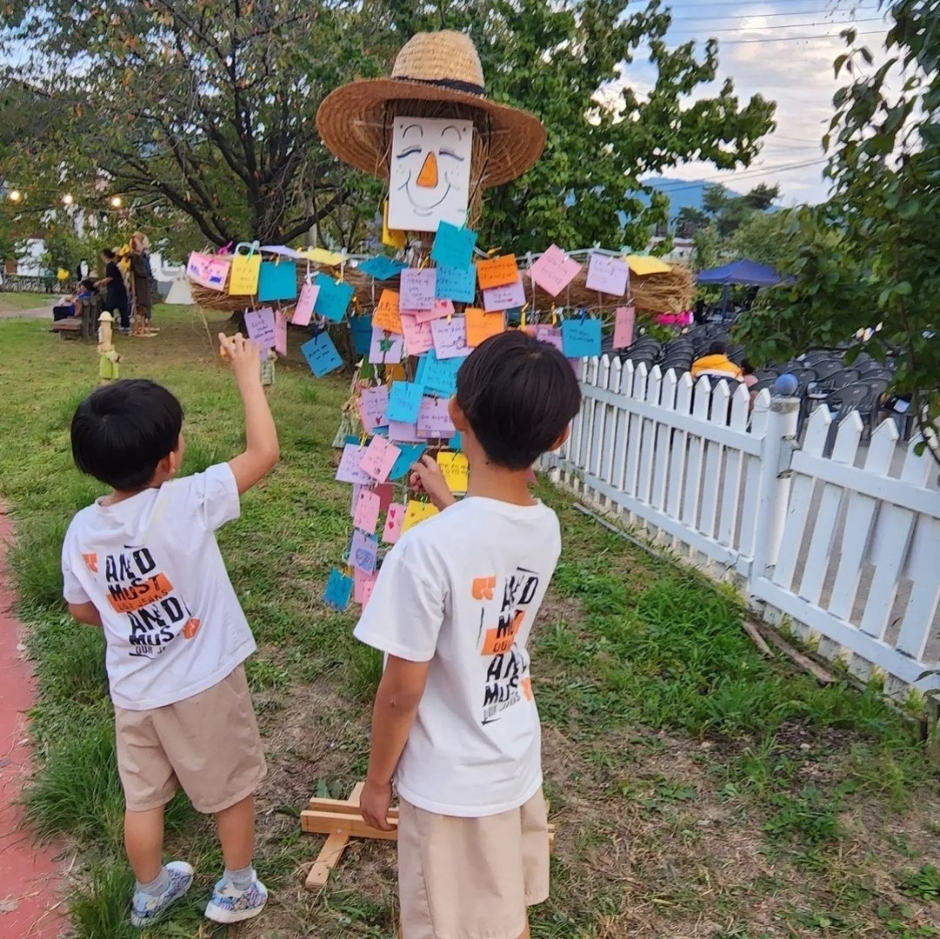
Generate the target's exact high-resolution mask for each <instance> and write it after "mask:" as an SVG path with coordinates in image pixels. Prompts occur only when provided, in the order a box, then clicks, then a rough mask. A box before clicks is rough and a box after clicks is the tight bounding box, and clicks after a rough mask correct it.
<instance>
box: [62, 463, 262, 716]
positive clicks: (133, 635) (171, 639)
mask: <svg viewBox="0 0 940 939" xmlns="http://www.w3.org/2000/svg"><path fill="white" fill-rule="evenodd" d="M238 515H239V499H238V486H237V485H236V482H235V476H234V475H233V474H232V470H231V468H230V467H229V465H228V464H227V463H221V464H219V465H217V466H212V467H210V468H209V469H208V470H206V472H204V473H198V474H196V475H194V476H187V477H184V478H183V479H176V480H173V481H171V482H166V483H164V484H163V485H162V486H160V487H159V489H145V490H144V491H143V492H139V493H137V495H135V496H132V497H131V498H129V499H124V500H123V501H121V502H117V503H115V504H114V505H102V504H101V502H100V501H99V502H96V503H95V504H94V505H91V506H89V507H88V508H87V509H82V511H81V512H79V513H78V514H77V515H76V516H75V518H74V519H72V524H71V525H70V526H69V530H68V532H67V533H66V536H65V543H64V544H63V546H62V573H63V577H64V581H65V588H64V591H63V592H64V595H65V599H66V601H67V602H68V603H88V602H91V603H93V604H94V605H95V607H96V608H97V609H98V611H99V613H100V614H101V622H102V625H103V627H104V634H105V638H106V640H107V645H108V651H107V668H108V679H109V682H110V685H111V699H112V700H113V701H114V703H115V705H117V706H118V707H122V708H127V709H129V710H132V711H144V710H148V709H150V708H158V707H163V706H164V705H167V704H174V703H176V702H177V701H182V700H184V699H185V698H191V697H192V696H193V695H196V694H199V693H200V692H201V691H205V690H206V689H207V688H211V687H212V686H213V685H217V684H218V683H219V682H220V681H222V679H224V678H225V677H226V676H227V675H229V674H230V673H231V672H232V671H233V670H234V669H235V668H237V667H238V666H239V665H240V664H241V663H242V662H244V661H245V659H247V658H248V656H249V655H251V653H252V652H254V651H255V641H254V638H253V637H252V635H251V629H250V628H249V626H248V621H247V620H246V619H245V614H244V613H243V612H242V608H241V605H240V604H239V602H238V598H237V597H236V596H235V590H234V589H233V588H232V583H231V581H230V580H229V577H228V572H227V571H226V569H225V563H224V561H223V560H222V554H221V553H220V551H219V546H218V544H216V540H215V531H216V529H217V528H220V527H221V526H222V525H224V524H225V523H226V522H228V521H231V520H232V519H235V518H238Z"/></svg>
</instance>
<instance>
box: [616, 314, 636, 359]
mask: <svg viewBox="0 0 940 939" xmlns="http://www.w3.org/2000/svg"><path fill="white" fill-rule="evenodd" d="M635 322H636V311H635V310H634V309H633V307H632V306H622V307H618V308H617V311H616V312H615V313H614V348H615V349H627V348H629V347H630V346H632V345H633V326H634V324H635Z"/></svg>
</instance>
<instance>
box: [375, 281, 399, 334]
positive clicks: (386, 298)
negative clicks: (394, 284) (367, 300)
mask: <svg viewBox="0 0 940 939" xmlns="http://www.w3.org/2000/svg"><path fill="white" fill-rule="evenodd" d="M398 296H399V295H398V291H396V290H383V291H382V295H381V296H380V297H379V302H378V304H377V305H376V307H375V312H374V313H373V314H372V327H373V329H384V330H385V331H386V332H388V333H397V334H398V335H399V336H401V335H402V334H403V329H402V325H401V314H400V313H399V312H398Z"/></svg>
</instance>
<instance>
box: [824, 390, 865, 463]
mask: <svg viewBox="0 0 940 939" xmlns="http://www.w3.org/2000/svg"><path fill="white" fill-rule="evenodd" d="M868 395H869V390H868V386H867V385H862V384H856V385H846V386H845V387H844V388H839V389H838V390H837V391H834V392H833V393H832V394H831V395H830V396H829V397H828V398H827V399H826V402H825V403H826V406H827V407H828V408H829V410H830V411H831V412H834V413H833V415H832V426H831V427H830V428H829V437H828V439H827V440H826V447H825V449H824V451H823V456H826V457H829V456H832V451H833V448H834V447H835V442H836V435H837V434H838V432H839V425H840V424H841V423H842V421H844V420H845V418H846V417H848V416H849V414H851V413H852V411H862V410H863V409H864V404H865V401H866V399H867V398H868Z"/></svg>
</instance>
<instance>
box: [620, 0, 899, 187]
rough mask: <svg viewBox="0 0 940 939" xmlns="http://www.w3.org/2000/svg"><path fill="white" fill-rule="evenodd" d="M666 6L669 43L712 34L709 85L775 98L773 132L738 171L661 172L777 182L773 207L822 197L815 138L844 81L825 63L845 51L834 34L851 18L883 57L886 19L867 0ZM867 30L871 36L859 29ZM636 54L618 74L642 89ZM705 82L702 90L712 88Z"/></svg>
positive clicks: (646, 78) (690, 1) (694, 1)
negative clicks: (730, 85)
mask: <svg viewBox="0 0 940 939" xmlns="http://www.w3.org/2000/svg"><path fill="white" fill-rule="evenodd" d="M666 3H667V5H668V6H669V7H670V8H671V9H672V12H673V26H672V29H671V31H670V33H669V38H670V40H671V43H672V44H678V43H680V42H685V41H687V40H689V39H693V38H694V39H699V40H702V41H704V40H705V39H706V38H708V37H710V36H714V37H715V38H716V39H718V40H719V51H718V58H719V62H720V67H719V73H718V82H719V85H720V82H722V81H724V79H725V78H727V77H731V78H733V79H734V83H735V89H736V91H737V93H738V95H739V97H740V99H741V100H742V102H746V101H747V100H748V99H749V98H750V96H751V95H752V94H755V93H760V94H761V95H763V96H764V97H765V98H767V99H769V100H771V101H775V102H776V103H777V112H776V122H777V129H776V130H775V131H774V133H773V134H771V135H770V136H768V137H767V138H766V142H765V144H764V146H763V149H762V152H761V154H760V156H759V157H758V158H757V160H756V161H755V162H754V163H753V164H752V165H751V166H750V167H748V168H747V169H742V170H738V171H733V172H719V171H717V170H716V169H715V168H714V167H712V166H709V165H707V164H701V163H690V164H686V165H683V166H680V167H677V168H676V169H674V170H669V171H668V172H666V173H664V175H666V176H668V177H670V178H675V179H688V180H706V181H708V182H720V183H723V184H725V185H727V186H728V187H729V188H731V189H734V190H736V191H738V192H746V191H747V190H748V189H750V188H752V187H753V186H755V185H757V184H758V183H768V184H770V185H773V184H775V183H779V185H780V189H781V193H782V198H781V204H782V205H793V204H797V203H803V202H808V203H817V202H821V201H823V200H824V199H825V198H826V191H827V187H826V183H825V182H824V180H823V177H822V169H823V164H824V155H823V150H822V144H821V139H822V136H823V134H824V133H825V131H826V129H827V127H828V124H829V121H830V119H831V117H832V114H833V107H832V96H833V94H834V93H835V91H836V90H837V89H838V88H839V87H840V86H841V85H842V84H844V81H842V80H839V81H837V80H836V79H835V77H834V73H833V66H832V63H833V61H834V59H835V58H836V57H837V56H838V55H839V54H841V53H842V52H844V51H845V43H844V41H843V39H842V38H841V36H840V33H841V31H842V30H843V29H845V28H847V27H849V26H851V25H853V24H854V25H855V26H856V28H857V29H858V33H859V41H860V42H864V43H866V44H867V45H869V47H870V48H871V50H872V52H873V53H874V54H875V56H876V64H877V61H878V59H879V58H883V52H882V42H883V39H884V36H885V34H886V33H887V25H886V23H885V21H884V20H883V19H882V14H881V13H880V12H879V10H878V5H877V0H854V2H852V0H719V2H711V0H709V2H703V0H666ZM868 33H870V34H871V35H866V34H868ZM647 58H648V55H645V54H643V53H642V51H641V53H640V54H639V55H638V56H637V60H636V61H635V62H634V63H633V64H631V65H629V66H628V67H627V69H626V70H625V72H624V75H623V80H624V82H625V83H627V84H630V85H631V86H632V87H633V88H634V89H635V91H636V92H637V94H638V95H642V92H643V91H644V89H649V88H650V87H651V84H652V81H653V79H654V76H655V69H654V68H653V66H651V65H650V64H649V63H648V61H646V59H647ZM717 87H718V86H716V87H715V88H711V87H710V86H707V87H705V88H704V90H703V92H702V93H703V94H708V93H710V92H711V93H714V92H715V91H717Z"/></svg>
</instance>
